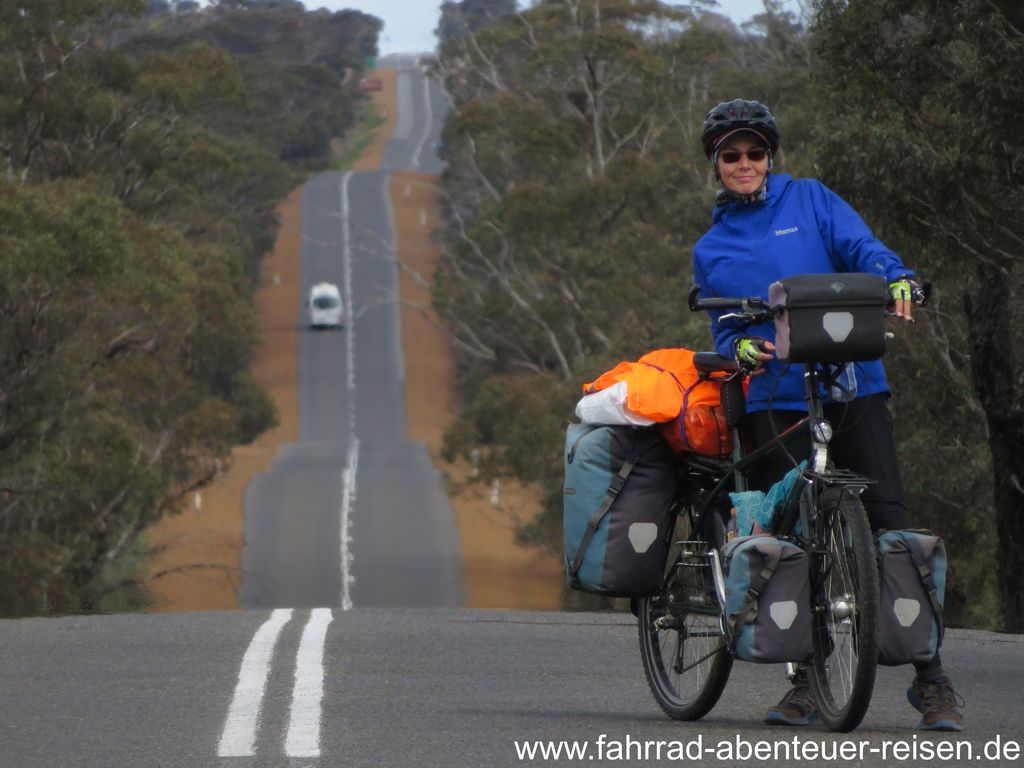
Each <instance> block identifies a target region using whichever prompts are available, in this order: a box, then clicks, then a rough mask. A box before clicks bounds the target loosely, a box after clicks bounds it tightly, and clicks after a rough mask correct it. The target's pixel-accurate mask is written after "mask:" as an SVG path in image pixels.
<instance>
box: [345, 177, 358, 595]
mask: <svg viewBox="0 0 1024 768" xmlns="http://www.w3.org/2000/svg"><path fill="white" fill-rule="evenodd" d="M351 177H352V171H349V172H348V173H346V174H345V175H344V176H343V177H342V179H341V261H342V269H343V271H344V278H345V355H346V358H345V365H346V367H347V369H348V377H347V379H346V384H345V388H346V391H347V394H348V463H347V465H346V466H345V470H344V472H342V475H341V609H342V610H343V611H350V610H352V584H353V583H354V582H355V579H354V578H353V577H352V559H353V556H352V550H351V544H352V507H353V505H354V504H355V499H356V476H357V473H358V468H359V439H358V438H357V437H356V322H355V319H356V316H355V312H354V311H353V307H352V229H351V225H350V223H349V204H348V182H349V179H350V178H351Z"/></svg>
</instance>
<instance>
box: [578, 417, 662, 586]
mask: <svg viewBox="0 0 1024 768" xmlns="http://www.w3.org/2000/svg"><path fill="white" fill-rule="evenodd" d="M562 458H563V460H564V464H565V483H564V485H563V487H562V500H563V505H562V511H563V515H562V527H563V534H564V555H565V570H566V580H567V582H568V584H569V586H570V587H572V588H573V589H579V590H582V591H584V592H596V593H598V594H602V595H608V596H610V597H645V596H647V595H652V594H654V593H656V592H657V591H658V590H659V589H660V588H661V583H662V576H663V574H664V570H665V558H666V556H667V552H668V543H669V536H670V535H671V531H672V522H673V520H672V504H673V501H674V499H675V490H676V482H675V470H674V466H673V463H672V454H671V452H670V450H669V447H668V445H667V444H666V443H665V441H664V440H663V439H662V438H661V437H660V436H659V435H658V434H657V433H656V432H654V431H653V430H650V429H646V428H638V427H627V426H597V425H593V424H570V425H569V429H568V431H567V432H566V436H565V452H564V454H563V456H562Z"/></svg>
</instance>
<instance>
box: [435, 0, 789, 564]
mask: <svg viewBox="0 0 1024 768" xmlns="http://www.w3.org/2000/svg"><path fill="white" fill-rule="evenodd" d="M782 21H785V20H784V19H783V20H781V21H780V20H775V21H773V23H772V25H771V30H770V34H768V35H764V36H760V35H758V36H748V35H744V34H742V33H740V32H739V31H737V30H736V29H735V28H734V27H732V26H731V25H730V26H728V27H727V28H726V29H725V30H724V31H723V30H722V29H721V28H718V27H709V26H708V25H706V24H702V23H700V22H699V21H698V20H697V19H696V18H694V17H693V16H692V15H691V14H690V13H688V12H683V11H680V10H678V9H676V8H673V7H670V6H667V5H665V4H662V3H658V2H653V1H652V2H635V1H633V0H603V1H602V2H600V3H590V2H577V1H576V0H547V1H546V2H541V3H538V4H536V5H535V6H534V7H533V8H531V9H530V10H529V11H525V12H522V13H517V14H516V15H515V16H513V17H510V18H509V19H508V20H506V21H505V22H504V23H502V24H496V25H491V26H486V27H483V28H480V29H477V30H476V31H470V30H465V34H462V35H460V36H453V37H452V38H451V39H450V40H449V42H448V43H447V44H446V45H444V47H443V48H442V50H441V52H440V55H439V58H438V64H437V68H436V71H437V73H438V76H440V77H442V78H443V79H444V82H445V86H446V88H447V89H448V90H449V92H450V93H451V95H452V97H453V101H454V104H455V108H454V110H453V111H452V113H451V115H450V117H449V119H448V122H447V123H446V125H445V129H444V134H443V142H442V146H443V150H442V151H443V153H444V157H445V159H446V160H447V169H446V171H445V174H444V177H443V182H442V184H443V189H444V191H445V194H446V198H445V200H446V212H447V217H448V230H447V233H446V237H445V248H446V252H445V255H444V261H443V263H442V266H441V268H440V270H439V273H438V278H437V284H436V287H435V292H434V301H435V305H436V307H437V308H438V310H439V314H440V315H441V316H442V317H444V318H445V319H446V320H447V322H448V327H449V329H450V331H451V335H452V337H453V338H454V340H455V343H456V346H457V348H458V350H459V351H460V352H461V354H460V359H459V366H460V367H459V372H460V380H461V384H462V389H463V393H464V398H465V403H466V409H465V412H464V414H463V416H462V418H461V419H460V420H459V422H458V423H457V424H456V425H455V427H454V428H453V429H452V430H451V432H450V433H449V435H448V442H447V448H448V451H449V453H450V454H451V453H455V452H462V453H463V454H465V455H467V456H476V457H478V461H479V466H480V477H481V479H482V480H483V481H484V482H489V481H490V480H491V479H493V478H496V477H501V476H503V475H505V474H511V475H514V476H516V477H517V478H518V479H520V480H524V481H526V482H538V483H540V484H541V486H542V489H543V491H542V492H543V494H544V497H545V511H544V514H543V515H542V517H541V518H540V521H539V523H538V525H537V526H536V527H535V528H534V529H533V530H531V531H530V535H532V536H533V538H535V539H539V540H542V541H544V542H545V543H546V544H547V545H548V546H550V547H553V548H555V549H557V548H558V541H559V537H560V521H561V512H560V504H561V494H560V484H561V482H560V481H561V462H560V461H559V458H558V457H559V454H560V452H561V440H562V437H563V433H564V424H565V421H566V419H567V418H568V417H569V416H570V415H571V413H572V406H573V403H574V402H575V401H576V400H577V399H578V398H579V396H580V384H581V383H582V382H584V381H588V380H591V379H593V378H595V377H596V375H597V374H599V373H600V372H601V371H602V370H604V369H606V368H608V367H611V365H613V364H614V363H615V362H617V361H619V360H621V359H635V358H636V357H638V356H640V355H641V354H643V353H644V352H647V351H650V350H651V349H655V348H658V347H665V346H680V345H685V346H691V347H696V348H703V347H706V346H707V345H708V344H709V343H710V341H709V339H708V330H707V320H706V318H704V317H703V316H696V315H692V314H691V313H689V312H688V311H687V310H686V308H685V305H684V302H685V299H684V297H685V295H686V291H687V289H688V288H689V286H690V285H691V284H692V277H691V274H690V269H691V257H690V247H691V245H692V243H693V242H694V241H695V240H696V239H697V238H698V237H699V236H700V235H701V234H702V233H703V231H704V230H705V229H706V227H707V224H708V222H709V219H710V208H711V200H712V198H713V194H714V186H713V185H714V182H713V179H712V177H711V174H710V173H709V168H708V165H707V162H706V159H705V158H704V157H703V155H702V153H701V150H700V144H699V141H698V137H699V130H700V123H701V120H702V119H703V116H704V114H705V113H706V112H707V110H708V108H709V107H710V106H712V105H713V104H714V103H715V102H716V101H721V100H723V99H724V98H733V89H734V88H735V87H739V86H740V85H741V86H742V87H743V89H744V92H745V93H746V92H749V91H747V89H753V90H754V91H755V92H756V93H757V94H758V95H759V96H760V97H761V98H764V99H765V100H768V101H772V100H773V98H774V97H778V98H776V99H775V101H776V103H777V102H778V101H779V100H781V99H782V98H783V97H785V99H786V100H787V101H788V103H790V104H792V105H793V106H794V112H795V113H799V111H800V110H802V109H803V107H802V104H801V102H800V99H801V98H804V99H806V93H807V89H806V87H804V86H805V85H806V82H807V73H806V69H805V68H803V65H802V64H801V63H800V62H799V61H794V59H799V56H798V55H797V54H801V55H803V54H805V50H801V49H800V46H799V45H797V44H796V43H798V42H799V41H800V39H801V38H800V30H799V28H797V27H795V26H794V25H792V24H788V23H782ZM775 22H778V23H775ZM737 61H741V62H743V63H744V64H743V66H739V65H738V64H737ZM727 94H728V95H727ZM794 133H795V134H796V136H795V137H794V144H795V145H799V143H800V142H801V140H802V139H801V138H800V134H801V132H800V131H796V132H794ZM803 133H804V134H805V133H806V132H803Z"/></svg>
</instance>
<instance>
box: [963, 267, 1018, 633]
mask: <svg viewBox="0 0 1024 768" xmlns="http://www.w3.org/2000/svg"><path fill="white" fill-rule="evenodd" d="M1010 301H1011V296H1010V281H1009V280H1007V279H1006V276H1005V274H1004V273H1003V272H1002V271H1000V270H999V269H998V268H996V267H995V266H993V265H992V264H990V263H985V262H979V264H978V268H977V273H976V275H975V278H974V280H972V281H971V284H970V285H969V286H968V287H967V289H966V290H965V291H964V309H965V311H966V313H967V321H968V330H967V333H968V340H969V343H970V353H971V377H972V379H973V381H974V389H975V391H976V392H977V394H978V399H979V400H980V401H981V405H982V407H983V408H984V409H985V419H986V423H987V425H988V446H989V452H990V453H991V455H992V474H993V481H994V484H995V498H994V502H995V510H996V531H997V533H998V539H999V540H998V544H997V558H998V562H997V567H996V578H997V581H998V589H999V597H1000V602H1001V606H1002V621H1003V629H1005V630H1006V631H1009V632H1024V590H1022V589H1021V588H1020V575H1021V574H1022V573H1024V514H1022V513H1021V511H1022V509H1024V409H1022V407H1021V400H1022V398H1021V393H1020V392H1018V391H1017V387H1016V377H1015V375H1014V365H1013V345H1012V339H1013V333H1012V330H1011V328H1010Z"/></svg>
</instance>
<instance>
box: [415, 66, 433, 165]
mask: <svg viewBox="0 0 1024 768" xmlns="http://www.w3.org/2000/svg"><path fill="white" fill-rule="evenodd" d="M420 79H421V81H422V82H423V108H424V109H425V110H426V117H425V118H424V121H423V135H422V136H421V137H420V142H419V144H417V145H416V153H415V154H414V155H413V156H412V165H413V167H414V168H419V167H420V153H421V152H422V151H423V145H424V144H426V143H427V137H428V136H429V135H430V128H431V123H432V122H433V121H434V114H433V112H432V111H431V109H430V78H428V77H421V78H420Z"/></svg>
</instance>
